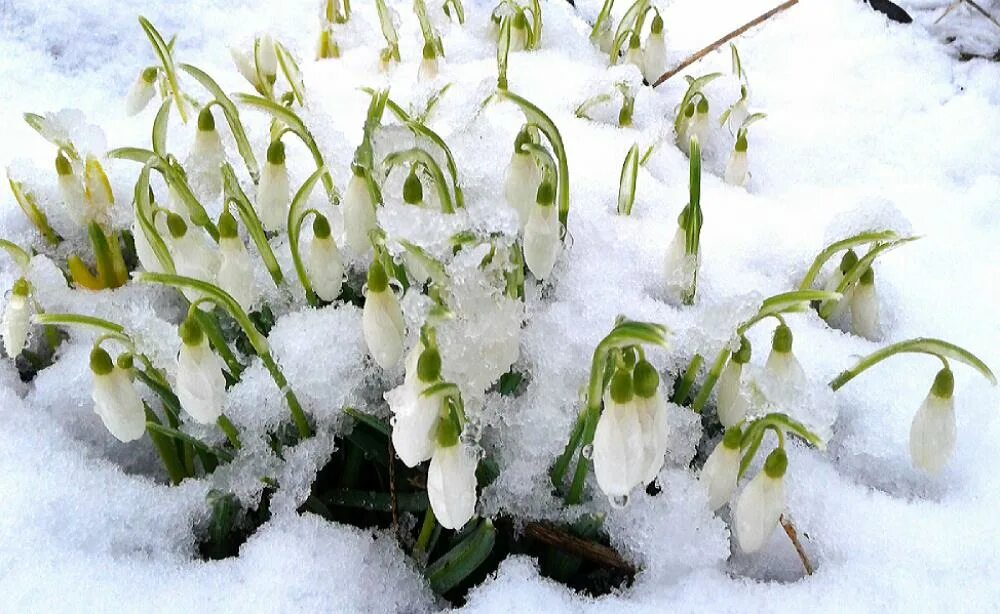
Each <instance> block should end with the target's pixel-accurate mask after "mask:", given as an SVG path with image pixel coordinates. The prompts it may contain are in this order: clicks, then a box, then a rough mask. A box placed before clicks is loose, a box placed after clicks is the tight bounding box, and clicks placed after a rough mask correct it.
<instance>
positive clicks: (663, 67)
mask: <svg viewBox="0 0 1000 614" xmlns="http://www.w3.org/2000/svg"><path fill="white" fill-rule="evenodd" d="M665 72H667V45H666V42H665V41H664V39H663V34H662V33H661V34H650V35H649V38H647V39H646V48H645V49H644V50H643V52H642V76H643V78H644V79H646V81H647V82H649V83H653V82H655V81H656V80H657V79H659V78H660V75H662V74H663V73H665Z"/></svg>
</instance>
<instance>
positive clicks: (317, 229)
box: [313, 213, 330, 239]
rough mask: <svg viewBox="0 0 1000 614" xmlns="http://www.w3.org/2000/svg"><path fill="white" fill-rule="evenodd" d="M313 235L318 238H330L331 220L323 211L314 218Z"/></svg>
mask: <svg viewBox="0 0 1000 614" xmlns="http://www.w3.org/2000/svg"><path fill="white" fill-rule="evenodd" d="M313 236H314V237H316V238H317V239H329V238H330V221H329V220H327V219H326V216H325V215H323V214H322V213H318V214H316V217H315V218H314V219H313Z"/></svg>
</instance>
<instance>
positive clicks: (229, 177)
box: [222, 162, 323, 287]
mask: <svg viewBox="0 0 1000 614" xmlns="http://www.w3.org/2000/svg"><path fill="white" fill-rule="evenodd" d="M322 170H323V168H322V167H321V168H320V169H319V170H317V171H316V172H317V173H318V172H320V171H322ZM222 183H223V187H224V190H225V193H226V196H227V198H228V200H229V202H231V203H233V204H234V205H236V209H237V211H238V212H239V214H240V220H242V222H243V227H244V228H246V229H247V233H248V234H249V235H250V238H251V239H253V242H254V245H256V246H257V252H258V253H260V257H261V259H262V260H263V261H264V266H266V267H267V272H268V273H270V275H271V280H272V281H274V285H275V286H276V287H280V286H281V282H282V281H283V280H284V278H285V276H284V274H283V273H282V272H281V266H280V265H279V264H278V259H277V258H276V257H275V255H274V250H272V249H271V244H270V243H269V242H268V240H267V235H266V234H265V233H264V227H263V226H262V225H261V223H260V218H258V217H257V213H256V211H255V210H254V208H253V205H251V204H250V199H248V198H247V195H246V193H244V192H243V188H242V187H240V182H239V179H237V178H236V173H235V171H233V167H232V166H230V165H229V163H228V162H225V163H223V165H222ZM310 187H311V186H310ZM296 196H298V195H296Z"/></svg>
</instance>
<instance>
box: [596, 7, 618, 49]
mask: <svg viewBox="0 0 1000 614" xmlns="http://www.w3.org/2000/svg"><path fill="white" fill-rule="evenodd" d="M614 4H615V0H604V4H602V5H601V12H599V13H598V14H597V19H596V20H595V21H594V27H593V28H591V29H590V42H592V43H597V41H598V40H599V39H600V37H601V30H602V26H603V25H604V22H605V21H607V20H608V19H610V18H611V9H612V7H614Z"/></svg>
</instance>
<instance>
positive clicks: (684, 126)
mask: <svg viewBox="0 0 1000 614" xmlns="http://www.w3.org/2000/svg"><path fill="white" fill-rule="evenodd" d="M694 111H695V103H693V102H690V103H688V105H687V107H685V108H684V110H683V111H681V112H682V113H684V117H682V118H681V121H680V126H679V129H678V130H677V146H678V147H680V148H681V150H683V151H688V146H689V143H690V141H691V138H690V136H689V135H690V134H692V133H691V124H692V123H693V122H694Z"/></svg>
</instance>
